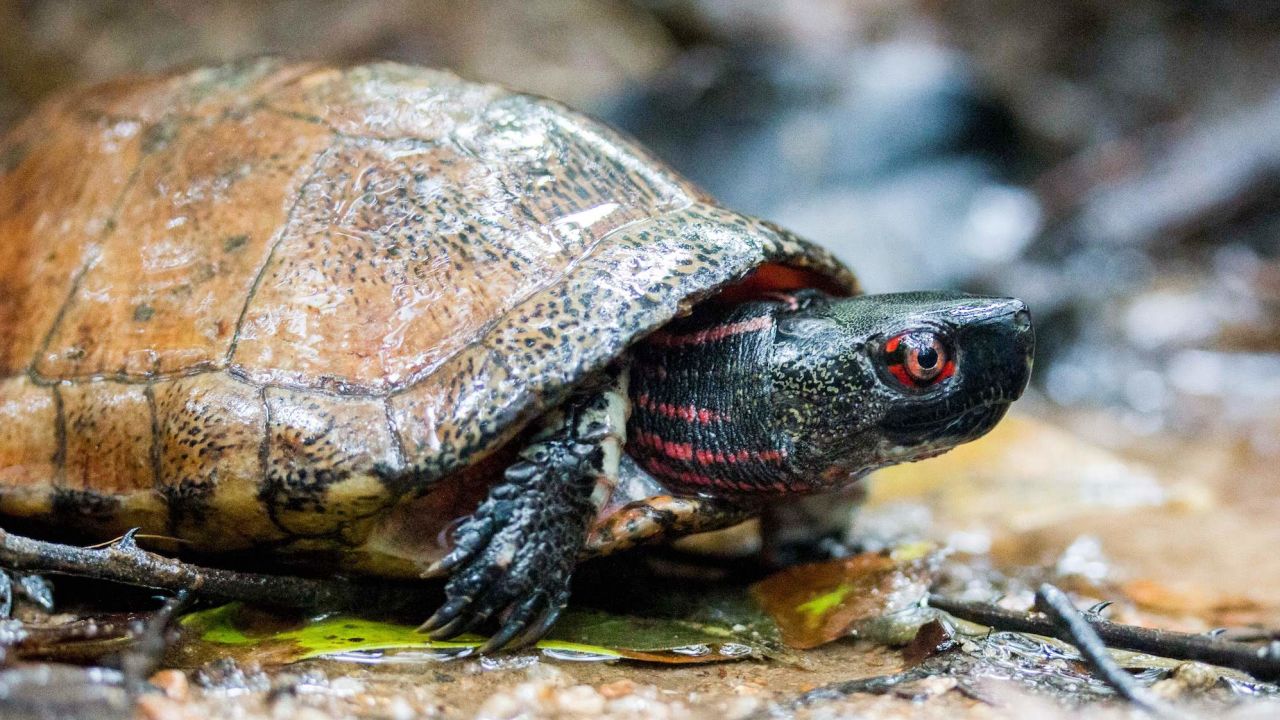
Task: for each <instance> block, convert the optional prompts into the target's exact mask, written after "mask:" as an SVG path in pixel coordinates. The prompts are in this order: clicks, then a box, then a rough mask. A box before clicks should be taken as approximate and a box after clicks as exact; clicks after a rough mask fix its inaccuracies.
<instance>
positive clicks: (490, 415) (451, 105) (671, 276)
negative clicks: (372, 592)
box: [0, 60, 856, 552]
mask: <svg viewBox="0 0 1280 720" xmlns="http://www.w3.org/2000/svg"><path fill="white" fill-rule="evenodd" d="M744 283H745V284H746V285H744ZM753 283H754V284H756V285H760V286H765V287H774V286H777V287H794V286H800V285H817V286H819V287H824V288H827V289H829V290H832V291H834V292H842V293H850V292H854V291H855V290H856V288H855V286H854V281H853V278H852V276H851V275H850V274H849V272H848V271H847V270H846V269H845V268H844V267H843V266H841V265H840V264H839V263H838V262H837V261H836V260H834V259H833V258H832V257H831V256H830V255H828V254H827V253H825V252H824V251H822V250H820V249H818V248H816V247H814V246H813V245H810V244H808V243H806V242H804V241H802V240H800V239H798V238H796V237H794V236H792V235H790V234H788V233H786V232H785V231H782V230H780V229H778V228H776V227H774V226H772V225H769V224H768V223H764V222H761V221H758V220H754V219H751V218H748V217H745V216H742V215H739V214H736V213H733V212H730V211H727V210H724V209H722V208H719V207H717V206H716V205H715V204H714V203H713V202H712V201H711V200H710V199H709V198H707V197H706V196H705V195H704V194H702V193H701V192H699V191H698V190H697V189H695V188H694V187H692V186H691V185H690V184H689V183H688V182H686V181H685V180H683V179H682V178H680V177H678V176H677V175H676V174H675V173H673V172H672V171H670V170H669V169H667V168H666V167H664V166H663V165H662V164H661V163H659V162H657V161H656V160H654V159H653V158H651V157H650V156H648V155H647V154H645V153H644V152H643V151H642V150H640V149H639V148H637V147H636V146H635V145H634V144H633V143H631V142H630V141H628V140H627V139H625V138H623V137H621V136H619V135H618V134H617V133H615V132H613V131H611V130H610V129H608V128H607V127H604V126H603V125H601V124H599V123H598V122H595V121H593V120H591V119H589V118H587V117H585V116H583V115H581V114H579V113H576V112H573V111H571V110H569V109H567V108H565V107H563V106H561V105H559V104H557V103H555V102H552V101H549V100H545V99H542V98H537V97H531V96H528V95H523V94H518V93H514V92H511V91H508V90H506V89H503V88H500V87H497V86H494V85H485V84H476V83H471V82H466V81H463V80H460V79H459V78H457V77H456V76H454V75H452V74H449V73H447V72H440V71H435V70H427V69H421V68H415V67H407V66H402V65H395V64H375V65H368V66H362V67H355V68H348V69H337V68H331V67H323V66H316V65H307V64H289V63H283V62H279V61H274V60H255V61H252V62H246V63H240V64H235V65H229V66H224V67H217V68H212V69H202V70H197V71H194V72H189V73H185V74H180V75H173V76H164V77H151V78H143V79H135V80H125V81H119V82H114V83H110V84H106V85H101V86H97V87H93V88H88V89H84V90H80V91H75V92H70V93H67V94H64V95H61V96H59V97H56V98H54V99H52V100H50V101H48V102H46V103H45V104H44V105H43V106H42V107H40V108H39V109H37V111H36V112H35V113H34V114H33V115H32V116H31V117H29V118H28V119H27V120H25V121H24V122H23V123H21V124H20V125H19V126H18V127H16V128H15V129H14V130H13V131H12V132H10V133H9V134H8V136H7V137H5V138H4V139H3V140H2V141H0V374H2V375H3V380H0V514H4V515H6V516H8V517H10V518H20V519H25V520H27V521H29V523H31V524H35V525H38V526H46V527H60V528H63V529H67V528H75V529H77V530H80V531H82V532H84V533H86V534H88V535H95V536H102V535H105V534H109V533H116V532H120V531H122V530H124V529H126V528H129V527H142V528H143V529H144V530H146V531H150V532H155V533H159V534H164V535H169V536H174V537H177V538H180V539H181V540H182V541H183V542H184V543H185V544H184V547H189V548H193V549H195V550H202V551H226V550H235V549H245V548H254V547H259V546H262V545H264V544H272V545H273V546H274V547H287V548H291V549H295V550H299V551H316V552H320V551H324V550H326V549H331V548H332V547H336V546H342V547H355V546H359V545H361V544H362V543H364V542H366V540H367V539H368V537H369V536H370V534H371V533H372V532H374V530H375V529H376V526H377V524H378V522H379V518H380V517H382V516H385V515H387V513H388V510H390V509H392V508H393V507H394V506H396V505H397V503H402V502H403V501H404V499H405V498H406V497H408V496H413V497H415V498H421V497H422V496H424V494H430V493H431V492H432V490H433V488H436V487H437V486H441V483H440V482H439V481H441V480H442V479H445V478H449V477H453V478H457V477H462V475H459V471H460V470H463V469H464V468H468V467H472V466H474V467H475V468H476V469H475V470H473V471H472V472H469V473H467V474H466V477H468V478H471V477H480V476H483V475H484V474H485V472H488V469H486V470H485V472H480V471H479V469H478V468H480V467H482V465H477V463H480V461H482V460H484V459H485V458H489V457H491V456H492V454H493V451H494V450H496V449H498V448H500V447H502V446H503V445H504V444H505V443H507V442H508V441H509V440H511V438H513V437H515V436H516V435H517V434H518V433H519V432H520V430H521V429H522V428H523V427H524V426H525V425H526V424H527V423H528V422H529V421H530V420H531V419H533V418H534V417H536V416H537V415H538V414H540V413H541V412H543V411H544V410H546V409H547V408H548V407H551V406H554V405H555V404H556V403H558V402H560V401H561V400H562V399H563V398H564V397H565V395H566V393H567V392H568V391H569V390H570V389H571V388H572V387H573V385H574V384H575V383H576V382H577V381H578V380H580V379H581V378H583V377H584V376H585V375H587V374H589V373H592V372H594V371H596V370H599V369H600V368H602V367H604V366H605V365H606V364H608V363H609V362H610V361H611V360H612V359H613V358H615V357H617V356H618V355H619V354H621V353H623V352H625V350H626V348H627V346H628V345H629V344H630V343H632V342H633V341H635V340H636V339H638V338H640V337H642V336H643V335H645V334H646V333H648V332H650V331H651V330H653V329H655V328H657V327H658V326H660V325H662V324H663V323H665V322H667V321H668V320H669V319H671V318H672V317H673V316H675V315H677V314H678V313H681V312H683V311H685V310H687V309H688V308H689V307H690V306H691V305H692V304H693V303H696V302H698V301H700V300H702V299H704V298H707V297H708V296H710V295H712V294H714V293H716V292H718V291H721V290H723V289H724V288H726V287H729V286H735V287H736V288H737V289H738V291H741V290H742V288H744V287H747V286H751V285H752V284H753ZM467 482H478V483H482V482H483V481H482V480H481V479H477V480H475V481H472V480H467ZM453 484H454V485H457V482H454V483H453Z"/></svg>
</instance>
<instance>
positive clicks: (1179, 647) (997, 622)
mask: <svg viewBox="0 0 1280 720" xmlns="http://www.w3.org/2000/svg"><path fill="white" fill-rule="evenodd" d="M929 605H930V607H933V608H936V609H938V610H942V611H943V612H947V613H950V614H952V615H954V616H956V617H958V618H961V619H963V620H969V621H971V622H976V623H979V624H982V625H987V626H989V627H992V628H996V629H998V630H1012V631H1014V632H1024V633H1031V634H1033V635H1043V636H1045V637H1052V638H1057V639H1059V640H1063V641H1065V642H1071V636H1070V633H1068V632H1066V631H1064V630H1063V628H1062V627H1060V626H1059V625H1057V624H1055V623H1054V622H1053V621H1052V620H1050V619H1048V618H1046V617H1044V616H1043V615H1041V614H1040V613H1022V612H1015V611H1013V610H1005V609H1004V608H1002V607H999V606H996V605H993V604H991V603H977V602H968V601H964V600H956V599H954V598H948V597H945V596H942V595H934V594H931V595H929ZM1085 620H1086V621H1087V622H1088V623H1089V625H1090V627H1092V628H1093V630H1094V631H1096V632H1097V634H1098V636H1099V637H1100V638H1101V639H1102V641H1103V642H1104V643H1106V645H1107V647H1112V648H1119V649H1121V650H1131V651H1134V652H1143V653H1147V654H1150V655H1157V656H1159V657H1166V658H1173V659H1175V660H1198V661H1200V662H1205V663H1209V664H1210V665H1218V666H1220V667H1227V668H1232V669H1235V670H1240V671H1242V672H1246V673H1249V674H1250V675H1252V676H1254V677H1255V678H1258V679H1259V680H1268V681H1274V680H1280V653H1277V652H1275V651H1274V650H1271V649H1269V648H1267V647H1262V648H1260V647H1257V646H1254V645H1248V644H1245V643H1240V642H1232V641H1230V640H1222V639H1220V638H1217V637H1213V636H1211V635H1193V634H1191V633H1181V632H1174V631H1171V630H1159V629H1154V628H1144V627H1137V626H1134V625H1121V624H1119V623H1113V622H1108V621H1106V620H1102V619H1099V618H1094V617H1089V616H1086V618H1085Z"/></svg>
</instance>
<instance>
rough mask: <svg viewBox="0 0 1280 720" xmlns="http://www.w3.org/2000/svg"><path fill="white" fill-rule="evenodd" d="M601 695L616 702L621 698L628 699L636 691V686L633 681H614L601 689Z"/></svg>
mask: <svg viewBox="0 0 1280 720" xmlns="http://www.w3.org/2000/svg"><path fill="white" fill-rule="evenodd" d="M599 691H600V694H601V695H603V696H604V697H605V698H606V699H609V700H616V699H618V698H620V697H626V696H627V695H630V694H632V693H634V692H635V691H636V684H635V682H633V681H631V680H625V679H624V680H614V681H613V682H609V683H605V684H603V685H601V686H600V688H599Z"/></svg>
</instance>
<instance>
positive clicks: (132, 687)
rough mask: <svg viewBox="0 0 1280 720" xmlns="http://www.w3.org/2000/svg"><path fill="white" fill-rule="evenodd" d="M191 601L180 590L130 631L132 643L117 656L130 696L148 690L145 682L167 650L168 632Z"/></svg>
mask: <svg viewBox="0 0 1280 720" xmlns="http://www.w3.org/2000/svg"><path fill="white" fill-rule="evenodd" d="M190 600H191V593H190V591H188V590H179V591H178V592H176V593H174V595H173V596H172V597H170V598H169V599H167V600H165V601H164V604H163V605H161V606H160V608H159V609H157V610H156V611H155V612H153V613H151V614H150V616H148V617H147V619H146V620H139V621H138V622H136V623H134V625H133V627H131V628H130V633H129V634H130V635H132V636H133V642H132V643H131V644H130V645H129V647H128V648H127V649H126V650H125V651H124V652H122V653H121V654H120V670H121V672H123V673H124V680H125V688H126V689H127V690H128V691H129V692H130V693H132V694H134V695H137V694H139V693H141V692H144V691H145V690H146V689H147V688H148V683H147V678H148V677H150V676H151V673H153V672H155V671H156V669H157V668H159V667H160V664H161V663H162V662H163V661H164V654H165V651H166V650H167V649H168V648H169V628H170V626H171V625H172V624H173V620H174V618H175V617H176V616H177V614H178V613H179V612H180V611H181V610H182V609H183V608H185V607H186V606H187V604H188V603H189V602H190Z"/></svg>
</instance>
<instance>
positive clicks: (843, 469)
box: [628, 291, 1034, 495]
mask: <svg viewBox="0 0 1280 720" xmlns="http://www.w3.org/2000/svg"><path fill="white" fill-rule="evenodd" d="M1033 346H1034V334H1033V333H1032V330H1031V319H1030V315H1029V314H1028V312H1027V309H1026V306H1024V305H1023V304H1022V303H1021V302H1020V301H1018V300H1013V299H1009V298H987V297H973V296H970V295H961V294H957V293H938V292H928V293H926V292H919V293H901V294H895V295H864V296H861V297H854V298H841V299H837V298H831V297H828V296H826V295H823V294H822V293H819V292H817V291H802V292H799V293H794V294H787V295H778V296H776V297H775V298H772V299H770V300H765V301H752V302H746V303H742V304H739V305H736V306H733V307H724V306H721V307H708V308H703V309H701V310H700V311H699V312H697V313H695V314H694V316H692V317H690V318H687V319H686V320H683V321H680V322H677V323H673V324H672V326H670V327H669V328H667V329H665V330H664V331H662V332H659V333H655V334H654V335H653V336H651V337H650V338H649V339H647V340H646V341H645V342H644V343H642V344H641V345H640V346H639V347H637V348H636V352H635V356H634V360H633V362H634V365H633V370H632V373H631V397H632V399H633V403H632V416H631V421H630V422H629V424H628V449H629V451H630V452H631V454H632V455H633V456H634V457H636V459H637V460H638V461H639V462H640V463H641V464H642V465H643V466H644V467H645V468H646V469H648V470H649V471H650V472H651V473H652V474H654V475H655V476H657V477H658V478H659V479H660V480H662V481H663V482H664V483H665V484H667V485H668V486H669V487H671V488H672V489H673V490H676V491H678V492H689V493H697V494H707V495H723V494H753V495H759V494H768V493H787V492H797V491H820V490H825V489H834V488H838V487H840V486H843V485H846V484H848V483H849V482H851V481H852V480H854V479H856V478H858V477H860V476H861V475H863V474H864V473H865V472H867V471H868V470H871V469H874V468H877V467H882V466H885V465H891V464H894V463H900V462H908V461H911V460H919V459H921V458H925V457H930V456H932V455H937V454H939V453H941V452H944V451H946V450H948V449H950V448H952V447H955V446H956V445H959V444H960V443H963V442H967V441H969V440H973V439H975V438H977V437H979V436H981V435H982V434H984V433H986V432H987V431H988V430H990V429H991V428H992V427H993V426H995V424H996V423H997V422H998V421H999V420H1000V418H1001V417H1003V416H1004V413H1005V411H1006V410H1008V408H1009V404H1010V403H1012V402H1013V401H1014V400H1016V399H1017V398H1018V396H1019V395H1021V394H1022V391H1023V389H1024V388H1025V387H1026V385H1027V379H1028V376H1029V375H1030V373H1031V355H1032V350H1033Z"/></svg>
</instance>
